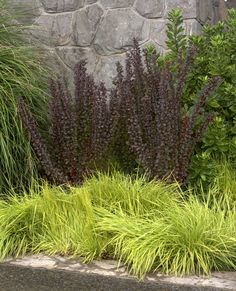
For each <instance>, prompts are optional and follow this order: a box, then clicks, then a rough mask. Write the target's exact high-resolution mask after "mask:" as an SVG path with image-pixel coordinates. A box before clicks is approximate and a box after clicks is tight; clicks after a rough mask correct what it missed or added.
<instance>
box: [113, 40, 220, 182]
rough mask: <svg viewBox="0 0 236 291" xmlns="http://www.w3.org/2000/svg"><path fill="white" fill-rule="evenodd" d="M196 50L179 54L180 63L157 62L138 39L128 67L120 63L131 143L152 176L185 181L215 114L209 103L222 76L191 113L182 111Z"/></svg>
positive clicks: (202, 93) (202, 95) (136, 154)
mask: <svg viewBox="0 0 236 291" xmlns="http://www.w3.org/2000/svg"><path fill="white" fill-rule="evenodd" d="M195 54H196V52H195V49H194V47H192V48H190V49H189V51H188V54H187V56H186V57H183V56H182V54H180V56H179V57H178V59H177V60H176V61H175V62H172V63H171V62H166V63H165V64H164V65H163V66H157V57H158V55H157V53H154V52H153V53H152V55H149V54H148V52H145V53H144V55H143V54H142V52H141V50H140V48H139V46H138V43H137V41H135V42H134V48H133V50H131V52H129V53H128V55H127V59H126V66H125V70H122V69H121V66H120V65H119V66H118V77H117V79H118V80H119V83H120V85H119V88H120V89H119V90H118V92H119V94H118V95H119V98H120V100H121V101H120V102H121V106H120V108H125V119H126V122H127V128H128V135H129V142H130V146H131V148H132V151H133V152H134V154H135V156H136V159H137V160H138V161H139V163H140V164H141V165H142V166H143V168H144V169H145V170H146V171H147V172H148V173H149V175H150V177H151V178H158V179H159V178H167V177H168V178H169V179H170V180H173V179H176V180H177V181H179V182H180V183H184V182H185V181H186V178H187V170H188V166H189V163H190V159H191V156H192V154H193V151H194V148H195V146H196V144H197V142H198V141H199V140H200V139H201V137H202V135H203V133H204V131H205V130H206V128H207V127H208V125H209V124H210V123H211V121H212V120H213V118H214V116H213V115H212V114H208V113H206V112H205V111H204V106H205V104H206V101H207V99H208V97H209V96H210V95H211V94H212V93H213V92H214V91H215V90H216V88H217V87H218V85H219V83H220V82H221V79H220V78H219V77H214V78H212V79H211V80H210V81H209V83H208V84H207V85H206V87H205V88H204V89H203V90H202V92H200V93H199V95H198V98H197V102H196V104H195V108H194V110H193V112H192V113H187V114H183V113H182V104H181V97H182V95H183V92H184V88H185V85H186V82H187V76H188V73H189V71H190V69H191V65H192V62H193V60H194V57H195ZM143 59H144V60H143ZM122 114H124V111H123V112H122Z"/></svg>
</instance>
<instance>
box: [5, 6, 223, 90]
mask: <svg viewBox="0 0 236 291" xmlns="http://www.w3.org/2000/svg"><path fill="white" fill-rule="evenodd" d="M11 1H12V2H13V5H20V6H21V7H25V8H26V9H30V13H31V14H32V18H31V23H34V24H36V25H37V26H36V28H35V29H34V34H35V35H36V37H37V38H39V39H40V41H41V42H42V43H43V44H44V45H45V46H46V47H47V48H48V49H50V51H51V52H53V53H55V55H56V57H57V59H58V61H59V62H60V63H61V64H62V67H63V68H64V69H66V70H67V71H68V72H70V71H71V69H72V68H73V66H74V64H75V63H76V62H78V61H79V60H81V59H87V60H88V71H89V72H90V73H94V75H95V77H96V78H97V79H98V80H103V81H105V82H106V83H107V84H108V86H110V85H111V82H112V78H113V77H114V74H115V63H116V62H117V61H118V60H119V61H121V62H122V61H123V60H124V58H125V52H126V51H127V49H129V48H130V47H131V46H132V42H133V38H134V37H136V38H137V39H138V41H139V43H140V45H141V46H143V47H144V46H145V45H147V44H154V45H155V46H156V47H157V48H158V50H159V51H160V52H164V51H165V50H166V45H165V40H166V34H165V30H166V22H167V15H168V12H169V11H170V10H171V9H174V8H177V7H178V8H181V9H182V10H183V15H184V21H185V26H186V31H187V32H188V33H189V34H193V33H196V34H199V33H201V29H202V25H203V24H204V23H214V22H216V21H217V20H219V19H220V18H221V17H222V15H225V13H223V14H222V10H225V8H224V6H225V2H224V0H97V1H96V0H11ZM219 10H220V11H219Z"/></svg>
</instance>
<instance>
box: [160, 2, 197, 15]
mask: <svg viewBox="0 0 236 291" xmlns="http://www.w3.org/2000/svg"><path fill="white" fill-rule="evenodd" d="M197 2H198V0H166V13H165V16H166V17H167V15H168V12H169V11H171V10H172V9H176V8H180V9H182V10H183V16H184V18H186V19H188V18H196V17H197Z"/></svg>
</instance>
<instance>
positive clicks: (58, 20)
mask: <svg viewBox="0 0 236 291" xmlns="http://www.w3.org/2000/svg"><path fill="white" fill-rule="evenodd" d="M35 24H37V25H38V28H37V29H35V30H34V33H35V34H36V36H37V37H39V38H40V39H41V40H42V42H44V43H45V44H47V45H52V46H59V45H69V44H70V42H71V36H72V14H71V13H63V14H61V15H58V14H57V15H50V14H42V15H41V16H40V17H39V18H38V19H37V21H36V23H35Z"/></svg>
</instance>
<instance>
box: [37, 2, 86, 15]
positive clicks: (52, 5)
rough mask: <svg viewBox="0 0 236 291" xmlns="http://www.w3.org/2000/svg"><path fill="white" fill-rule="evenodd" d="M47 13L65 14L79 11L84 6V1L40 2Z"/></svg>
mask: <svg viewBox="0 0 236 291" xmlns="http://www.w3.org/2000/svg"><path fill="white" fill-rule="evenodd" d="M41 1H42V4H43V7H44V9H45V11H46V12H48V13H50V12H51V13H55V12H57V13H58V12H66V11H73V10H76V9H79V8H81V7H83V6H84V0H41Z"/></svg>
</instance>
